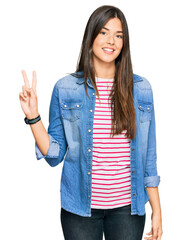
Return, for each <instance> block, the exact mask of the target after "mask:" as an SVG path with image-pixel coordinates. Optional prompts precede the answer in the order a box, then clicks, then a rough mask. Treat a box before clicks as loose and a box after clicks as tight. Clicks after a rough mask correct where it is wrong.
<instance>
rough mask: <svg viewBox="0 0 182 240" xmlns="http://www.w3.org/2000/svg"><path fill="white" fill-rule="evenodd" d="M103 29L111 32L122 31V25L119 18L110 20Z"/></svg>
mask: <svg viewBox="0 0 182 240" xmlns="http://www.w3.org/2000/svg"><path fill="white" fill-rule="evenodd" d="M104 27H106V28H108V29H109V30H111V31H119V30H122V29H123V28H122V23H121V21H120V19H119V18H111V19H109V21H108V22H107V23H106V24H105V25H104Z"/></svg>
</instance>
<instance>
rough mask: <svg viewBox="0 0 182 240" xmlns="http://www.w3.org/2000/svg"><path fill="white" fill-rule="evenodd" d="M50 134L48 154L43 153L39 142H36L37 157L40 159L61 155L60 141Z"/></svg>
mask: <svg viewBox="0 0 182 240" xmlns="http://www.w3.org/2000/svg"><path fill="white" fill-rule="evenodd" d="M48 135H49V142H50V145H49V150H48V152H47V155H43V154H42V153H41V151H40V150H39V148H38V146H37V143H36V142H35V153H36V157H37V160H40V159H41V158H45V157H47V158H57V157H58V156H59V151H60V147H59V143H58V142H57V141H56V140H55V139H54V138H53V137H52V136H51V135H50V134H48Z"/></svg>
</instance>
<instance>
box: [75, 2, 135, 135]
mask: <svg viewBox="0 0 182 240" xmlns="http://www.w3.org/2000/svg"><path fill="white" fill-rule="evenodd" d="M115 17H117V18H119V19H120V21H121V23H122V27H123V47H122V50H121V52H120V54H119V56H118V57H117V58H116V59H115V65H116V68H115V69H116V70H115V76H114V82H113V86H112V89H111V93H110V95H109V97H110V100H111V108H113V109H114V111H113V118H112V127H111V135H112V137H113V136H114V135H117V134H121V132H122V131H123V130H127V132H126V136H127V137H128V138H131V139H133V138H135V136H136V119H135V109H134V103H133V95H132V91H133V69H132V63H131V56H130V47H129V32H128V26H127V22H126V19H125V16H124V14H123V13H122V11H121V10H120V9H119V8H117V7H115V6H111V5H103V6H101V7H99V8H97V9H96V10H95V11H94V12H93V13H92V14H91V16H90V18H89V20H88V22H87V25H86V28H85V32H84V36H83V40H82V45H81V50H80V54H79V58H78V62H77V67H76V72H75V73H72V74H71V75H73V76H76V77H80V75H79V74H78V75H77V74H76V73H77V72H80V71H83V74H84V75H83V76H84V80H85V90H86V94H87V96H88V91H87V77H88V78H89V79H90V81H91V83H92V85H93V87H94V89H95V91H96V94H97V96H98V97H99V92H98V89H97V86H96V82H95V71H94V66H93V51H92V46H93V42H94V40H95V38H96V37H97V35H98V34H99V32H100V30H101V29H102V28H103V26H104V25H105V24H106V23H107V22H108V21H109V20H110V19H111V18H115ZM83 76H82V77H83ZM88 97H89V96H88Z"/></svg>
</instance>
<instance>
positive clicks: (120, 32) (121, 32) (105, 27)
mask: <svg viewBox="0 0 182 240" xmlns="http://www.w3.org/2000/svg"><path fill="white" fill-rule="evenodd" d="M103 28H104V29H106V30H108V31H109V29H108V28H106V27H103ZM116 32H117V33H123V31H116Z"/></svg>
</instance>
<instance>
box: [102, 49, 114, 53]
mask: <svg viewBox="0 0 182 240" xmlns="http://www.w3.org/2000/svg"><path fill="white" fill-rule="evenodd" d="M102 50H103V51H104V53H106V54H112V53H113V52H114V51H115V50H114V49H110V48H102Z"/></svg>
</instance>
